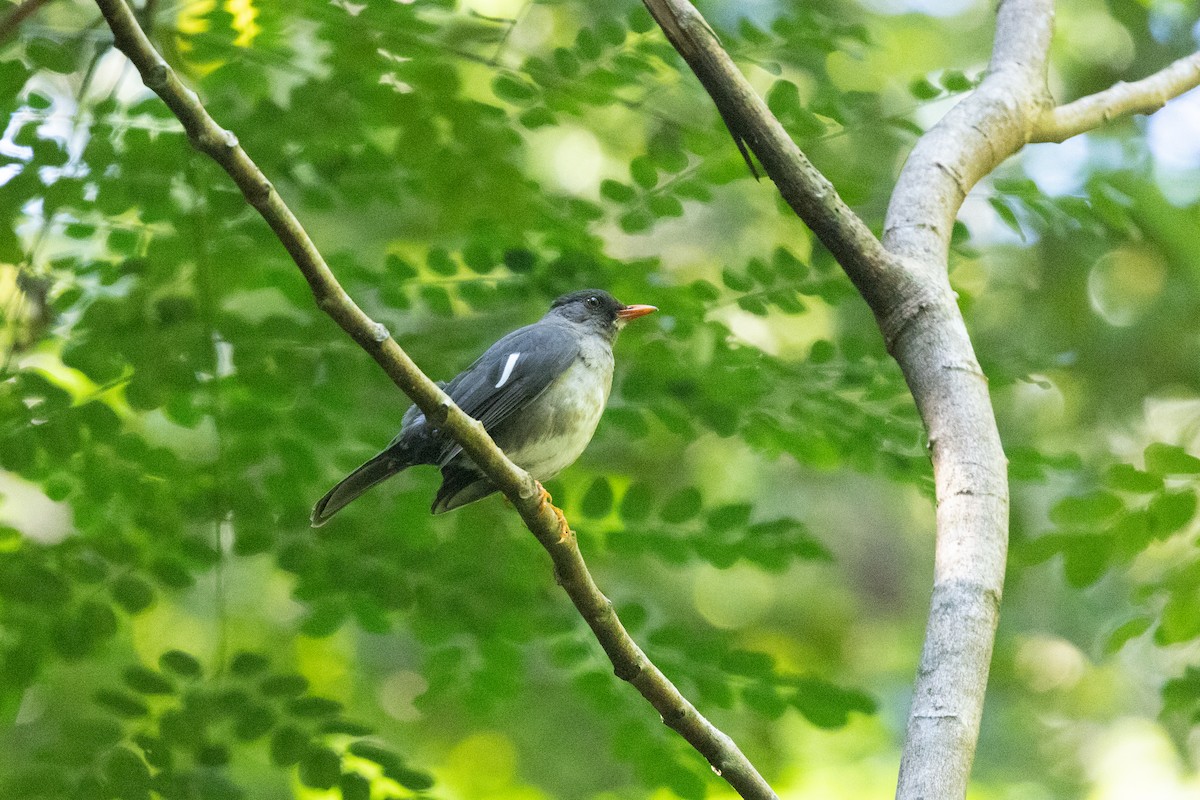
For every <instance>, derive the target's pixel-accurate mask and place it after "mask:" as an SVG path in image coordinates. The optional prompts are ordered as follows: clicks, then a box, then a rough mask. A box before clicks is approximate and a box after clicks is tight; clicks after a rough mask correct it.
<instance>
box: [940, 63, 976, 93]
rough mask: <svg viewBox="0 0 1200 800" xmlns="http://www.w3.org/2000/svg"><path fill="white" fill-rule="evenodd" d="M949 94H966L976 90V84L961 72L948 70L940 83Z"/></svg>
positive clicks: (943, 74)
mask: <svg viewBox="0 0 1200 800" xmlns="http://www.w3.org/2000/svg"><path fill="white" fill-rule="evenodd" d="M938 82H939V83H941V84H942V86H944V87H945V88H946V91H948V92H965V91H968V90H969V89H973V88H975V82H974V81H972V80H971V79H970V78H968V77H967V76H966V75H964V74H963V73H962V71H961V70H957V69H948V70H946V71H945V72H943V73H942V77H941V78H940V80H939V81H938Z"/></svg>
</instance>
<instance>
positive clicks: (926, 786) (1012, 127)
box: [884, 0, 1054, 800]
mask: <svg viewBox="0 0 1200 800" xmlns="http://www.w3.org/2000/svg"><path fill="white" fill-rule="evenodd" d="M1053 20H1054V9H1053V4H1052V0H1002V2H1001V4H1000V7H999V9H998V11H997V15H996V34H995V45H994V47H993V51H992V60H991V64H990V65H989V69H988V74H987V76H986V77H985V78H984V80H983V81H982V82H981V83H980V85H979V88H978V89H976V91H975V92H973V93H972V94H971V95H970V96H969V97H967V98H966V99H964V100H963V101H962V102H961V103H959V104H958V105H957V106H955V107H954V108H953V109H951V111H950V112H949V113H948V114H946V116H945V117H944V118H943V119H942V120H941V121H940V122H938V124H937V125H935V126H934V127H933V128H932V129H931V130H930V131H928V132H927V133H926V134H925V135H924V136H922V137H921V139H920V140H919V141H918V142H917V144H916V146H915V147H914V148H913V152H912V153H911V154H910V156H909V158H908V161H907V163H905V165H904V168H903V170H902V171H901V174H900V176H899V178H898V180H897V183H896V189H895V191H894V192H893V194H892V200H891V203H890V204H889V207H888V213H887V218H886V222H885V227H884V231H885V232H884V245H885V246H886V247H887V248H888V249H889V250H890V251H892V252H895V253H897V254H899V255H902V256H904V257H906V258H908V259H911V260H912V261H914V262H916V263H918V264H920V265H921V266H922V269H923V271H924V272H925V273H926V274H927V275H928V280H929V281H931V282H936V284H937V285H938V286H939V287H940V292H939V296H940V297H941V298H942V302H940V303H939V304H937V305H936V306H934V307H932V308H931V309H930V314H929V319H928V323H929V324H924V325H919V324H913V325H911V326H910V327H909V329H908V330H902V331H897V332H895V333H894V334H893V336H892V338H891V339H890V342H891V348H892V352H893V354H894V355H895V356H896V359H897V360H898V361H899V362H900V365H901V367H902V368H903V369H904V372H905V375H906V377H907V378H908V382H909V386H911V387H912V389H913V396H914V398H915V399H916V401H917V407H918V409H919V410H920V412H921V416H922V418H923V419H924V420H925V422H926V425H927V426H928V428H929V444H930V454H931V456H932V458H933V468H934V478H935V481H936V486H937V498H938V506H937V528H938V536H937V552H936V557H935V562H934V588H933V597H932V600H931V603H930V611H929V620H928V622H927V625H926V630H925V646H924V648H923V649H922V653H921V662H920V666H919V668H918V670H917V680H916V685H915V686H914V690H913V701H912V708H911V710H910V713H909V721H908V729H907V733H906V736H905V745H904V753H903V755H902V757H901V763H900V777H899V781H898V784H897V788H896V796H897V797H898V798H903V799H905V800H907V799H908V798H935V797H937V798H947V799H948V800H949V799H950V798H954V799H955V800H959V799H960V798H962V797H963V796H964V794H965V793H966V787H967V781H968V778H969V776H970V768H971V763H972V760H973V758H974V749H975V742H976V740H977V739H978V736H979V724H980V719H981V717H982V713H983V701H984V694H985V691H986V689H987V676H988V668H989V665H990V663H991V656H992V646H993V643H994V641H995V635H996V625H997V623H998V622H999V611H1000V598H1001V594H1002V591H1003V587H1004V568H1005V558H1006V554H1007V549H1008V481H1007V476H1006V472H1007V460H1006V459H1005V457H1004V452H1003V450H1002V448H1001V443H1000V436H999V432H998V431H997V429H996V421H995V416H994V414H993V411H992V406H991V400H990V397H989V396H988V391H987V381H986V378H985V377H984V376H983V373H982V371H981V370H980V368H979V364H978V362H977V360H976V359H975V355H974V351H973V349H972V347H971V342H970V338H969V336H968V334H967V330H966V326H965V325H964V323H963V319H962V316H961V314H959V312H958V308H957V306H956V305H955V303H954V302H953V300H952V298H953V293H952V292H951V291H950V286H949V282H948V279H947V273H946V263H947V257H948V254H949V248H950V234H951V231H952V229H953V225H954V219H955V217H956V216H957V215H958V211H959V208H960V207H961V206H962V202H963V200H964V199H965V197H966V194H967V192H969V191H970V190H971V187H972V186H974V185H975V184H976V183H977V182H978V181H979V179H980V178H982V177H983V176H985V175H987V174H988V173H989V172H990V171H991V170H993V169H994V168H995V167H996V166H997V165H998V164H999V163H1000V162H1001V161H1003V160H1004V159H1006V158H1007V157H1008V156H1010V155H1012V154H1013V153H1015V152H1016V151H1017V150H1018V149H1020V148H1021V147H1022V146H1024V144H1025V143H1026V142H1027V141H1028V140H1029V138H1030V133H1031V132H1032V130H1033V125H1034V123H1035V121H1036V120H1037V119H1038V117H1039V116H1040V114H1041V113H1042V111H1043V109H1044V108H1045V107H1046V105H1047V103H1048V95H1047V92H1046V88H1045V75H1046V57H1047V52H1048V50H1049V47H1050V38H1051V35H1052V31H1053ZM885 335H886V331H885Z"/></svg>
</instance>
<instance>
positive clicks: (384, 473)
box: [312, 450, 412, 528]
mask: <svg viewBox="0 0 1200 800" xmlns="http://www.w3.org/2000/svg"><path fill="white" fill-rule="evenodd" d="M410 466H412V465H411V464H409V463H408V462H407V461H406V460H404V459H403V458H397V457H396V453H395V452H394V451H391V450H384V451H383V452H382V453H380V454H379V455H377V456H375V457H374V458H372V459H371V460H370V461H368V462H367V463H365V464H363V465H362V466H361V467H359V468H358V469H356V470H354V472H351V473H350V474H349V475H347V476H346V477H345V478H342V480H341V482H339V483H338V485H337V486H334V487H333V488H332V489H330V490H329V493H328V494H326V495H325V496H324V497H322V498H321V499H320V500H318V501H317V505H316V506H315V507H314V508H313V512H312V526H313V527H314V528H319V527H321V526H322V525H324V524H325V523H326V522H328V521H329V518H330V517H332V516H333V515H334V514H336V513H337V512H339V511H341V510H342V509H343V508H345V507H346V506H347V505H349V503H350V502H351V501H352V500H354V499H355V498H356V497H358V496H359V495H360V494H362V493H363V492H365V491H366V490H367V489H370V488H371V487H372V486H374V485H375V484H377V483H379V482H380V481H382V480H386V479H387V478H390V477H392V476H393V475H395V474H396V473H397V472H401V471H403V470H405V469H408V467H410Z"/></svg>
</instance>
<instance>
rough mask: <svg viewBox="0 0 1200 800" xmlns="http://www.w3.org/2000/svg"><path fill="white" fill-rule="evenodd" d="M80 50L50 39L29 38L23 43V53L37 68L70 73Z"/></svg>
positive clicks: (76, 64) (64, 73) (76, 66)
mask: <svg viewBox="0 0 1200 800" xmlns="http://www.w3.org/2000/svg"><path fill="white" fill-rule="evenodd" d="M81 52H82V50H80V49H78V48H74V47H71V46H69V45H66V44H60V43H58V42H55V41H52V40H50V39H42V38H38V39H31V40H29V42H27V43H26V45H25V55H26V56H28V58H29V61H30V63H32V64H33V66H35V67H37V68H38V69H45V70H49V71H50V72H58V73H61V74H63V75H67V74H70V73H72V72H74V71H75V70H76V69H77V68H78V60H79V56H80V54H81Z"/></svg>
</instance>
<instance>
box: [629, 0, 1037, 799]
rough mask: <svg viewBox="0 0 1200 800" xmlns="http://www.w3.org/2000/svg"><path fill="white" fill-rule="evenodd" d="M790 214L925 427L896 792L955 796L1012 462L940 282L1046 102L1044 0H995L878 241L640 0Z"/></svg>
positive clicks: (975, 729)
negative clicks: (927, 462) (922, 609)
mask: <svg viewBox="0 0 1200 800" xmlns="http://www.w3.org/2000/svg"><path fill="white" fill-rule="evenodd" d="M643 2H644V3H645V4H646V6H647V7H648V8H649V9H650V11H651V13H652V14H653V15H654V18H655V19H656V20H657V21H658V23H659V24H660V26H661V27H662V28H663V31H664V32H665V33H666V35H667V38H668V39H669V40H670V41H671V43H672V44H673V45H674V46H675V48H676V49H677V50H678V51H679V52H680V54H681V55H683V57H684V59H685V60H686V61H687V63H688V65H689V66H690V67H691V68H692V70H693V71H694V72H695V73H696V75H697V77H698V78H699V79H700V81H701V83H702V84H703V85H704V88H705V89H706V90H707V91H708V93H709V94H710V95H711V96H712V98H713V101H714V102H715V103H716V105H717V108H718V109H720V111H721V115H722V117H723V118H724V119H725V121H726V124H727V125H729V127H730V130H731V131H733V132H734V135H735V136H738V135H740V136H742V137H743V138H744V140H745V142H746V144H747V145H748V146H749V147H750V149H751V150H753V151H754V153H755V155H757V156H758V158H759V160H760V161H761V162H762V164H763V166H764V167H765V168H766V170H767V174H768V175H769V176H770V177H771V179H772V180H774V181H775V183H776V185H777V186H778V187H779V190H780V192H781V193H783V195H784V196H785V198H787V200H788V202H789V204H790V205H791V206H792V208H793V209H795V211H796V213H797V214H798V215H799V216H800V217H801V218H802V219H803V220H804V221H805V222H806V223H807V224H808V225H809V227H810V228H812V230H813V232H814V233H816V234H817V236H818V238H820V239H821V241H822V242H823V243H824V244H825V246H826V247H828V248H829V249H830V250H831V251H832V252H833V254H834V255H835V256H836V257H837V258H838V260H839V262H841V264H842V266H843V267H844V268H845V270H846V272H847V274H848V275H849V276H850V278H851V279H852V280H853V281H854V283H855V285H856V286H857V287H858V288H859V291H860V292H861V293H862V295H863V297H864V298H865V299H866V301H867V302H868V304H869V305H870V306H871V309H872V310H873V311H874V313H875V316H876V319H877V320H878V322H879V325H880V329H881V331H882V333H883V336H884V340H885V342H886V343H887V345H888V349H889V351H890V352H891V353H892V355H893V356H894V357H895V358H896V361H897V362H898V363H899V364H900V367H901V369H902V370H903V371H904V375H905V378H906V380H907V381H908V385H909V388H910V389H911V390H912V393H913V397H914V399H915V401H916V404H917V408H918V410H919V411H920V413H921V417H922V419H923V421H924V423H925V426H926V428H927V429H928V431H929V442H930V451H931V455H932V459H933V468H934V477H935V481H936V486H937V503H938V507H937V550H936V556H935V580H934V591H933V600H932V603H931V608H930V617H929V622H928V626H927V629H926V638H925V647H924V648H923V653H922V656H921V666H920V669H919V670H918V675H917V682H916V686H915V689H914V697H913V707H912V711H911V715H910V721H909V726H908V732H907V736H906V740H905V748H904V755H903V758H902V765H901V771H900V778H899V782H898V786H897V797H900V798H924V799H928V798H947V799H948V800H949V799H953V800H961V798H962V797H963V796H964V795H965V794H966V787H967V780H968V778H969V775H970V769H971V763H972V760H973V758H974V753H975V743H976V741H977V739H978V735H979V723H980V719H981V715H982V708H983V697H984V692H985V690H986V687H987V675H988V666H989V663H990V660H991V653H992V645H993V642H994V640H995V631H996V624H997V621H998V619H999V606H1000V597H1001V591H1002V589H1003V583H1004V562H1005V555H1006V551H1007V543H1008V482H1007V477H1006V460H1005V458H1004V453H1003V450H1002V449H1001V446H1000V437H999V433H998V431H997V429H996V421H995V417H994V414H993V412H992V407H991V401H990V398H989V396H988V391H987V379H986V378H985V377H984V375H983V373H982V371H981V370H980V368H979V364H978V361H977V360H976V358H975V354H974V351H973V349H972V346H971V341H970V338H969V336H968V335H967V330H966V326H965V324H964V323H963V319H962V315H961V314H960V313H959V310H958V306H957V304H956V302H955V298H954V294H953V292H952V291H951V289H950V285H949V281H948V279H947V270H946V264H947V256H948V253H949V244H950V233H951V231H952V229H953V224H954V219H955V216H956V215H957V213H958V209H959V207H960V206H961V204H962V201H963V199H964V198H965V197H966V194H967V192H969V191H970V189H971V187H972V186H973V185H974V184H975V183H976V182H977V181H978V180H979V179H980V178H981V177H983V176H984V175H986V174H987V173H988V172H989V171H991V170H992V169H993V168H995V166H996V165H997V164H999V163H1000V162H1001V161H1002V160H1003V159H1004V158H1006V157H1007V156H1009V155H1010V154H1012V153H1013V152H1015V150H1016V149H1017V148H1019V147H1020V146H1022V145H1023V144H1024V143H1025V142H1026V141H1028V139H1029V135H1030V132H1031V131H1032V129H1033V121H1034V120H1035V119H1036V118H1037V115H1038V112H1039V111H1040V110H1041V109H1042V108H1043V107H1044V106H1045V97H1046V93H1045V90H1044V84H1045V58H1046V52H1047V48H1048V46H1049V42H1050V34H1051V29H1052V20H1053V13H1052V6H1051V4H1050V0H1002V2H1001V6H1000V9H999V12H998V19H997V33H996V42H995V48H994V52H993V57H992V63H991V69H990V71H989V74H988V76H987V78H985V80H984V81H983V82H982V83H981V85H980V87H979V88H978V89H977V90H976V91H975V92H974V93H973V94H972V96H971V97H970V98H968V100H965V101H964V102H963V103H960V104H959V105H958V106H957V107H955V108H954V109H953V110H952V111H951V112H950V114H948V115H947V116H946V118H945V119H944V120H942V122H940V123H939V124H938V125H937V126H935V127H934V129H932V130H931V131H929V132H928V133H927V134H926V135H925V136H923V137H922V138H921V140H920V141H919V142H918V143H917V145H916V147H915V148H914V150H913V153H912V154H911V156H910V158H909V160H908V162H907V164H906V165H905V167H904V170H903V172H902V174H901V176H900V178H899V180H898V183H897V186H896V189H895V192H894V193H893V196H892V201H891V204H890V207H889V210H888V216H887V221H886V225H885V237H884V240H883V245H884V248H885V249H884V250H883V252H880V249H879V245H878V242H876V241H875V239H874V237H871V236H870V235H869V234H865V235H864V230H865V226H864V225H863V224H862V223H861V222H860V221H859V220H858V219H857V218H855V217H854V216H853V215H852V214H850V212H849V211H848V210H847V209H846V208H845V206H844V204H843V203H842V202H841V200H840V198H838V197H837V195H836V193H835V192H834V191H833V189H832V188H831V187H830V186H829V183H828V181H826V180H825V179H824V178H823V177H822V176H821V175H820V174H819V173H817V172H816V170H815V169H814V168H813V167H812V165H811V164H809V162H808V161H807V159H805V158H804V157H803V155H802V154H801V153H800V152H799V150H798V148H797V147H796V145H795V144H794V143H793V142H792V141H791V140H790V139H789V138H788V137H787V135H786V134H785V133H784V132H783V130H782V128H781V127H780V126H779V124H778V122H777V121H775V120H774V118H773V117H772V115H771V113H770V111H769V110H768V109H767V108H766V106H765V104H764V103H762V101H761V100H759V99H758V98H757V96H755V94H754V92H753V91H752V89H751V88H750V86H749V84H748V82H747V81H746V80H745V78H744V77H743V76H742V75H741V74H740V73H739V72H738V71H737V70H736V68H735V67H734V66H733V64H732V62H731V61H730V59H729V58H728V56H726V55H725V54H724V53H723V51H722V50H721V48H720V46H719V43H718V42H717V40H716V36H715V35H714V34H713V33H712V32H711V30H710V29H709V28H708V26H707V24H705V23H704V21H703V19H701V18H700V15H699V13H698V12H697V11H696V10H695V8H693V7H692V6H691V5H690V3H688V2H687V0H643Z"/></svg>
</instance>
